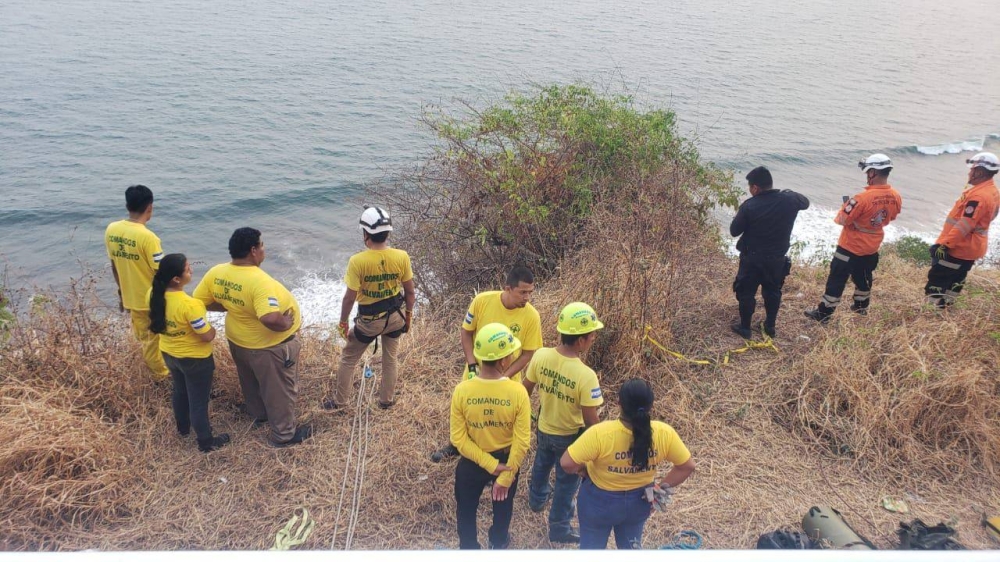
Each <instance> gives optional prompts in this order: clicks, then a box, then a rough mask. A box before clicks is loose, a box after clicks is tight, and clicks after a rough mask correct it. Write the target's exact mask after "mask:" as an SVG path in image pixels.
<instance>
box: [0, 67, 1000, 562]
mask: <svg viewBox="0 0 1000 562" xmlns="http://www.w3.org/2000/svg"><path fill="white" fill-rule="evenodd" d="M425 123H426V124H427V125H428V126H430V127H432V130H434V131H435V132H437V134H438V135H439V138H440V142H439V143H438V145H437V147H436V151H435V153H434V154H433V155H432V156H431V157H429V158H428V159H427V160H426V161H425V163H424V164H423V165H421V166H420V167H418V168H416V169H414V170H412V171H409V172H406V173H401V174H398V175H397V176H395V177H393V178H390V179H389V180H387V181H385V182H383V183H380V184H378V185H375V186H372V188H371V193H370V200H373V201H374V200H377V201H379V202H380V204H384V205H385V206H386V207H387V208H389V209H390V210H391V211H393V212H394V216H395V217H396V222H397V225H398V227H397V230H396V234H397V236H396V238H395V244H396V245H397V246H399V247H402V248H405V249H407V250H409V251H410V252H411V253H412V254H413V260H414V265H415V266H416V268H417V270H418V271H417V273H418V285H419V287H420V289H421V291H422V292H423V297H424V299H425V302H424V304H423V306H421V308H420V310H419V311H418V315H417V317H416V319H415V325H414V329H413V331H412V332H411V334H409V335H407V336H405V337H404V339H403V343H402V346H401V365H400V375H401V376H400V390H399V393H398V398H397V405H396V406H395V407H394V408H393V409H391V410H388V411H383V410H379V409H377V408H373V407H372V406H373V405H374V398H373V397H372V396H371V395H370V394H369V393H367V390H369V389H370V386H366V387H365V390H366V394H364V395H362V402H361V407H360V409H353V408H352V409H351V411H349V412H347V413H338V414H329V413H326V412H325V411H323V410H322V409H321V408H320V402H321V399H322V397H323V396H324V395H326V394H327V393H328V392H329V391H330V390H331V388H332V384H333V378H334V371H335V368H336V365H337V361H338V358H339V355H338V353H339V351H338V345H337V344H336V342H332V341H326V340H323V339H322V338H321V337H320V335H319V334H321V333H323V332H326V330H325V328H327V327H313V328H317V329H316V330H313V331H310V330H308V329H307V330H306V333H305V337H304V347H303V354H302V357H301V358H300V361H299V365H300V366H301V370H300V397H299V403H300V411H301V416H302V417H303V418H304V419H311V421H312V422H313V423H314V424H315V426H316V429H317V433H316V435H315V437H314V438H313V439H311V440H310V441H308V442H307V443H305V444H303V445H301V446H297V447H293V448H290V449H282V450H276V449H272V448H270V447H269V446H268V445H267V441H266V436H265V432H266V430H265V429H253V428H252V425H251V423H250V420H248V419H246V418H245V417H243V416H242V415H241V414H240V413H239V409H238V407H237V405H238V403H239V402H240V401H241V397H240V392H239V386H238V383H237V381H236V376H235V371H234V368H233V365H232V362H231V359H230V357H229V353H228V351H227V350H226V349H225V345H224V343H223V342H221V341H219V342H217V343H216V362H217V365H218V372H217V375H216V376H217V383H216V387H217V390H218V394H219V396H218V397H217V398H216V399H215V400H213V403H212V413H213V424H214V425H215V427H216V429H217V431H226V432H229V433H231V434H232V435H233V443H232V444H231V445H230V446H228V447H226V448H224V449H222V450H220V451H217V452H214V453H211V454H208V455H205V454H202V453H199V452H198V451H197V449H196V447H195V446H194V443H193V438H191V439H190V440H185V439H182V438H180V437H178V436H177V435H176V434H175V432H174V430H173V423H172V419H171V418H172V414H171V410H170V406H169V388H168V387H166V386H158V385H156V384H154V383H152V382H150V380H149V379H148V377H147V376H146V374H145V373H144V367H143V366H142V361H141V358H140V355H139V350H138V345H137V344H136V343H134V342H133V341H132V339H131V337H130V336H129V334H128V331H127V329H126V326H125V324H124V322H123V321H122V319H121V318H119V317H118V316H117V313H115V312H114V311H113V310H112V308H111V307H109V306H107V305H106V304H104V303H101V302H99V301H98V300H97V299H96V297H95V296H94V295H95V294H96V293H95V291H94V290H93V288H92V287H91V286H90V285H89V283H93V282H101V283H109V282H110V280H108V279H99V280H93V279H91V280H87V281H79V282H76V283H74V285H73V288H72V290H71V291H70V292H69V293H68V294H66V295H63V296H61V297H60V298H58V299H55V298H53V299H48V300H46V299H42V300H39V301H38V304H37V305H36V306H34V308H33V310H31V311H23V312H22V314H21V315H20V320H19V321H18V322H16V323H14V324H13V325H11V326H10V332H9V334H10V335H9V340H8V341H7V343H6V344H4V347H3V348H2V349H0V431H2V434H3V435H5V436H6V438H5V439H4V440H2V441H0V522H2V524H3V526H4V528H5V532H4V533H3V534H2V537H0V548H3V549H7V550H38V549H44V550H59V549H82V548H100V549H177V548H206V549H259V548H267V547H269V546H270V545H271V544H272V543H273V541H274V533H275V531H276V530H277V529H279V528H280V527H282V526H283V525H284V523H285V522H286V521H287V520H288V519H289V518H290V517H291V516H292V514H293V512H294V510H295V509H296V508H299V507H305V508H307V509H308V510H309V512H310V515H311V516H312V517H313V518H314V519H315V521H316V527H315V530H314V531H313V533H312V535H311V536H310V537H309V539H308V541H307V542H306V544H305V545H304V546H303V548H313V549H328V548H331V547H335V548H342V547H344V546H345V544H346V542H345V541H346V539H347V533H346V532H345V529H347V527H352V529H351V532H352V535H351V547H352V548H362V549H376V548H387V549H401V548H436V547H447V548H454V547H455V546H456V545H457V536H456V533H455V520H454V497H453V471H454V463H453V462H452V463H443V464H434V463H431V462H430V460H429V453H430V452H431V451H433V450H434V449H436V448H437V447H439V446H440V445H442V444H443V443H444V442H445V441H446V440H447V423H448V415H447V412H448V400H449V397H450V394H451V390H452V389H453V388H454V385H455V384H456V383H457V382H458V379H459V374H460V372H461V366H462V363H463V359H462V356H461V351H460V350H461V348H460V345H459V333H458V330H459V323H460V320H461V318H462V315H463V314H464V307H465V306H466V305H467V303H468V300H469V298H470V297H471V296H472V293H473V291H474V290H476V289H486V288H495V287H497V286H498V285H499V281H500V279H501V276H502V273H503V272H504V271H505V270H506V269H507V268H508V267H510V266H511V265H513V264H515V263H527V264H530V265H532V266H534V267H535V269H536V272H537V273H538V274H539V283H538V286H537V290H536V296H535V301H534V302H535V306H536V307H537V308H538V310H539V311H540V313H541V315H542V321H543V327H544V330H545V331H544V336H545V341H546V344H549V345H551V344H554V343H555V341H556V332H555V318H556V313H557V311H558V310H559V308H560V307H561V306H563V305H565V304H566V303H568V302H572V301H576V300H583V301H586V302H588V303H590V304H592V305H593V306H594V308H595V309H596V310H597V311H598V313H599V314H600V316H601V318H602V321H603V322H604V323H605V325H606V326H607V327H606V329H605V330H603V331H602V332H601V335H600V337H599V339H598V343H597V345H596V346H595V348H594V349H593V350H592V351H591V353H590V356H589V357H588V358H587V360H588V362H589V363H591V364H592V365H594V366H595V368H597V369H598V371H599V374H600V377H601V381H602V385H603V386H604V387H605V389H606V391H605V395H606V396H608V397H610V398H612V400H610V401H609V403H608V404H607V406H606V407H605V411H604V413H603V416H604V417H605V418H612V417H614V416H615V415H616V413H617V412H616V404H615V403H614V400H613V397H614V396H615V395H616V392H617V388H618V387H619V385H620V384H621V383H622V382H624V381H625V380H627V379H629V378H632V377H637V376H640V377H644V378H646V379H647V380H649V381H651V382H652V384H653V386H654V388H655V390H656V393H657V401H656V406H655V415H656V416H657V417H659V418H661V419H663V420H665V421H667V422H669V423H671V424H672V425H673V426H674V427H676V428H677V430H678V432H679V433H680V435H681V436H682V437H683V438H684V440H685V442H686V443H687V444H688V445H689V447H690V449H691V450H692V452H693V454H694V455H695V458H696V460H697V462H698V463H699V467H700V468H699V471H698V472H696V473H695V475H694V476H693V477H692V479H691V480H690V481H689V482H687V483H685V484H684V485H683V486H682V487H681V489H680V490H679V492H678V494H677V496H676V499H675V502H674V504H673V505H672V506H671V507H670V509H669V510H668V512H667V513H664V514H657V515H655V516H654V517H653V518H651V519H650V523H649V525H648V526H647V532H646V539H645V540H646V546H647V547H656V546H659V545H661V544H664V543H666V542H668V541H669V539H670V537H672V536H673V534H674V533H676V532H677V531H680V530H683V529H693V530H696V531H698V532H699V533H701V535H702V536H703V537H704V538H705V541H706V542H705V545H706V547H708V548H752V546H753V544H754V542H755V540H756V537H757V536H758V535H759V534H761V533H765V532H768V531H772V530H774V529H775V528H778V527H782V526H797V525H798V521H799V520H800V519H801V517H802V515H803V514H804V513H805V512H806V510H807V509H808V508H809V507H810V506H812V505H816V504H830V505H833V506H834V507H837V508H838V509H840V510H841V511H842V512H843V513H844V515H845V517H846V518H847V519H848V521H849V522H851V524H852V525H853V526H854V527H855V528H856V529H857V530H858V531H859V532H861V533H862V534H865V535H867V536H868V537H869V538H871V539H872V540H873V541H875V542H876V544H878V545H879V546H880V547H890V546H891V545H892V544H893V543H894V531H895V529H896V528H897V526H898V523H899V521H900V520H903V519H906V520H909V519H910V518H913V517H919V518H921V519H923V520H924V521H926V522H928V523H936V522H938V521H944V520H948V519H950V518H953V517H954V518H956V519H957V521H958V528H959V530H960V535H959V540H960V541H961V542H963V543H964V544H966V545H967V546H970V547H976V548H989V547H992V546H993V544H992V543H990V541H989V539H988V537H987V535H986V534H985V532H983V531H982V530H981V529H980V528H979V526H978V521H979V516H980V511H982V510H985V511H989V512H990V513H993V514H995V513H997V512H1000V486H998V485H997V482H998V478H997V476H998V471H1000V438H998V435H1000V383H998V378H997V371H996V365H997V364H998V359H1000V343H998V342H1000V328H998V320H1000V296H998V295H1000V290H998V289H1000V288H998V283H1000V277H998V276H997V275H996V274H995V273H993V272H991V271H986V270H975V271H974V272H973V274H971V275H970V286H969V287H968V289H967V290H966V291H965V293H964V294H963V296H962V297H961V299H960V300H959V302H958V304H957V305H956V306H955V307H954V308H953V309H952V310H949V311H947V312H944V313H941V312H937V311H935V310H929V309H927V308H925V307H924V306H923V304H922V298H921V296H922V284H923V279H924V275H925V273H926V271H925V269H924V266H922V265H918V264H915V263H913V262H911V261H908V260H907V259H904V257H907V255H908V254H907V253H906V252H901V253H902V254H903V256H904V257H900V256H899V255H897V254H896V253H895V250H889V251H887V252H886V253H885V255H884V259H883V260H882V262H881V264H880V267H879V270H878V271H877V272H876V282H875V289H874V293H873V304H872V309H871V313H870V314H869V315H868V316H867V317H860V316H856V315H853V314H850V313H847V312H845V311H841V312H838V314H837V316H835V319H834V321H833V322H831V323H830V325H828V326H825V327H824V326H819V325H816V324H815V323H810V322H811V321H809V320H807V319H806V318H804V317H803V316H802V314H801V311H802V310H804V309H805V308H808V307H812V306H814V305H815V301H816V300H817V299H818V298H819V296H820V294H821V293H822V286H823V282H824V280H825V277H826V269H825V268H823V267H822V266H819V267H813V266H796V267H794V268H793V271H792V275H791V276H790V277H789V279H788V282H787V284H786V291H785V295H786V298H785V301H784V304H783V307H782V312H781V316H780V317H779V319H778V330H779V335H778V338H777V339H776V341H775V343H776V348H775V349H763V348H762V349H750V350H746V351H743V352H741V353H736V352H732V351H734V350H739V349H740V348H743V347H744V342H743V341H742V340H740V339H739V338H737V337H736V336H734V335H732V334H731V333H730V332H729V330H728V325H729V322H730V321H731V320H732V319H733V318H735V316H736V302H735V299H734V298H733V296H732V292H731V283H732V277H733V274H734V273H735V263H734V262H733V260H732V259H731V258H729V257H727V256H726V255H725V253H724V252H723V251H722V249H721V244H720V240H719V239H718V232H717V229H716V227H715V226H714V224H713V223H712V221H711V218H710V217H711V216H712V212H713V211H715V212H720V210H721V211H724V210H725V209H726V208H728V207H731V206H732V205H734V204H735V203H736V202H737V200H738V197H739V194H740V193H741V190H740V189H738V188H737V187H736V186H735V183H734V181H733V179H732V177H731V176H730V175H729V174H727V173H726V172H724V171H721V170H718V169H715V168H714V167H712V166H710V165H707V164H705V163H703V162H702V161H701V160H700V158H699V155H698V153H697V150H696V149H695V147H694V146H693V145H692V144H691V143H689V142H687V141H685V140H684V139H682V138H680V137H679V136H678V135H677V132H676V127H675V125H674V116H673V114H672V113H671V112H669V111H666V110H647V109H645V108H641V107H639V106H638V105H637V104H636V103H635V102H634V101H633V100H632V99H631V98H629V97H627V96H621V95H610V96H609V95H599V94H597V93H595V92H594V91H592V90H590V89H588V88H585V87H580V86H553V87H548V88H540V89H537V90H534V91H531V92H528V93H525V94H511V95H510V96H508V97H507V98H505V99H503V100H500V101H498V102H497V103H495V104H494V105H493V106H490V107H487V108H483V109H475V108H465V109H464V110H463V111H461V112H459V113H454V114H452V113H444V112H432V113H428V115H427V116H426V119H425ZM338 304H339V303H331V305H330V306H331V307H333V306H337V305H338ZM761 313H762V311H761ZM647 327H648V328H649V329H650V332H649V333H650V334H651V336H652V337H653V338H654V339H655V340H656V342H658V343H660V344H662V345H663V346H664V347H666V348H668V349H670V350H671V351H674V352H677V353H678V354H681V355H683V356H685V357H687V358H691V359H704V360H707V361H708V364H698V363H694V362H690V361H687V360H685V359H678V358H676V357H674V356H671V355H668V354H666V353H665V352H664V351H662V350H661V349H660V348H658V347H657V346H656V345H654V344H653V343H652V342H651V341H650V340H648V339H645V338H644V336H645V334H646V333H647ZM727 351H728V352H730V353H729V354H728V363H727V362H725V361H724V358H725V357H726V355H727V353H726V352H727ZM373 366H374V368H375V371H376V374H377V372H378V370H379V369H378V361H377V359H376V360H375V361H374V363H373ZM360 382H361V379H360V376H359V384H360ZM356 415H360V416H361V419H362V421H364V420H368V421H367V424H368V432H369V438H368V441H367V442H368V448H367V463H366V464H365V465H364V466H365V470H364V472H363V473H360V474H361V476H362V477H363V480H359V479H358V478H359V477H358V474H359V473H357V472H355V468H354V467H355V466H357V465H356V464H354V461H356V460H358V459H357V457H356V456H350V458H349V455H348V451H349V444H350V442H351V437H352V435H351V433H352V427H353V425H352V421H353V420H354V419H355V416H356ZM349 461H350V462H351V463H352V464H351V465H350V468H349V469H348V462H349ZM525 470H526V469H525ZM526 485H527V477H526V476H525V478H524V479H523V480H522V482H521V490H519V491H518V493H517V495H518V498H517V500H516V503H515V515H514V523H513V527H512V532H513V544H512V546H514V547H516V548H550V547H551V545H550V544H549V543H548V541H547V540H546V524H545V521H546V519H545V514H535V513H532V512H531V511H530V510H529V509H528V508H527V504H526V500H525V497H526V496H525V494H526V488H525V487H526ZM356 488H357V491H358V493H360V494H361V500H362V501H361V504H360V505H361V507H360V509H359V510H358V512H357V514H356V518H357V519H356V525H350V523H349V521H350V517H349V516H350V513H348V511H349V509H348V506H349V505H350V503H351V502H350V499H351V497H352V495H353V494H354V492H355V489H356ZM887 495H888V496H895V497H901V498H904V499H907V501H908V502H909V504H910V507H911V509H912V514H910V515H905V516H904V515H899V514H894V513H890V512H888V511H885V510H884V509H882V508H881V507H880V502H881V499H882V498H883V497H884V496H887ZM484 503H485V502H484ZM485 512H486V510H484V512H483V514H482V515H483V517H486V513H485ZM485 527H486V525H485V524H481V525H480V529H481V531H483V532H485V531H484V530H485ZM335 533H336V536H335Z"/></svg>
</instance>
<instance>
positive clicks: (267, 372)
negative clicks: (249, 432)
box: [229, 336, 302, 443]
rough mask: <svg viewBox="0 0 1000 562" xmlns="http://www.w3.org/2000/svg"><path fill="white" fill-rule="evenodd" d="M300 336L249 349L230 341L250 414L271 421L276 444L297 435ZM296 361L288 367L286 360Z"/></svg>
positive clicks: (272, 437)
mask: <svg viewBox="0 0 1000 562" xmlns="http://www.w3.org/2000/svg"><path fill="white" fill-rule="evenodd" d="M301 350H302V342H301V341H300V340H299V338H298V336H295V338H294V339H292V340H291V341H286V342H284V343H279V344H278V345H274V346H271V347H268V348H264V349H247V348H245V347H240V346H238V345H236V344H235V343H233V342H229V352H230V353H232V354H233V363H235V364H236V374H237V375H238V376H239V379H240V388H241V389H242V390H243V399H244V400H245V401H246V404H247V414H249V415H250V417H252V418H253V419H255V420H264V419H266V420H267V421H268V424H269V425H270V427H271V434H270V439H271V442H272V443H285V442H287V441H288V440H290V439H291V438H292V437H293V436H294V435H295V426H296V424H295V399H296V398H297V397H298V395H299V385H298V381H299V366H298V361H299V351H301ZM288 360H290V361H294V362H295V364H294V365H292V366H291V367H285V361H288Z"/></svg>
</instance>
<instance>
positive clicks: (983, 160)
mask: <svg viewBox="0 0 1000 562" xmlns="http://www.w3.org/2000/svg"><path fill="white" fill-rule="evenodd" d="M965 164H966V165H967V166H969V168H970V169H971V168H976V167H979V168H986V169H987V170H989V171H991V172H1000V160H997V155H996V154H993V153H992V152H980V153H979V154H977V155H975V156H973V157H972V158H969V159H968V160H966V161H965Z"/></svg>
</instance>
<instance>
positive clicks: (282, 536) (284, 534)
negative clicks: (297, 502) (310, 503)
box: [271, 507, 316, 550]
mask: <svg viewBox="0 0 1000 562" xmlns="http://www.w3.org/2000/svg"><path fill="white" fill-rule="evenodd" d="M299 511H301V512H302V515H301V516H300V515H299ZM300 518H301V522H299V519H300ZM296 523H299V526H298V527H297V528H296V527H295V524H296ZM315 525H316V522H315V521H313V520H312V519H310V518H309V510H307V509H306V508H304V507H300V508H299V509H296V510H295V513H294V514H293V515H292V518H291V519H289V520H288V523H286V524H285V526H284V527H283V528H281V529H279V530H278V532H277V534H275V536H274V547H273V548H271V550H288V549H290V548H292V547H293V546H299V545H300V544H302V543H304V542H306V539H308V538H309V535H310V534H311V533H312V530H313V527H314V526H315ZM293 529H294V530H293Z"/></svg>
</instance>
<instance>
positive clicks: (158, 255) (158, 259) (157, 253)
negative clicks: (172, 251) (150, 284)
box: [153, 252, 163, 263]
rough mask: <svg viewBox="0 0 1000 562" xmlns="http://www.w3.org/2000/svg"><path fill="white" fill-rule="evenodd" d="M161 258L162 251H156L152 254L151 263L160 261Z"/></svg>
mask: <svg viewBox="0 0 1000 562" xmlns="http://www.w3.org/2000/svg"><path fill="white" fill-rule="evenodd" d="M162 259H163V252H156V253H155V254H153V263H160V260H162Z"/></svg>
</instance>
